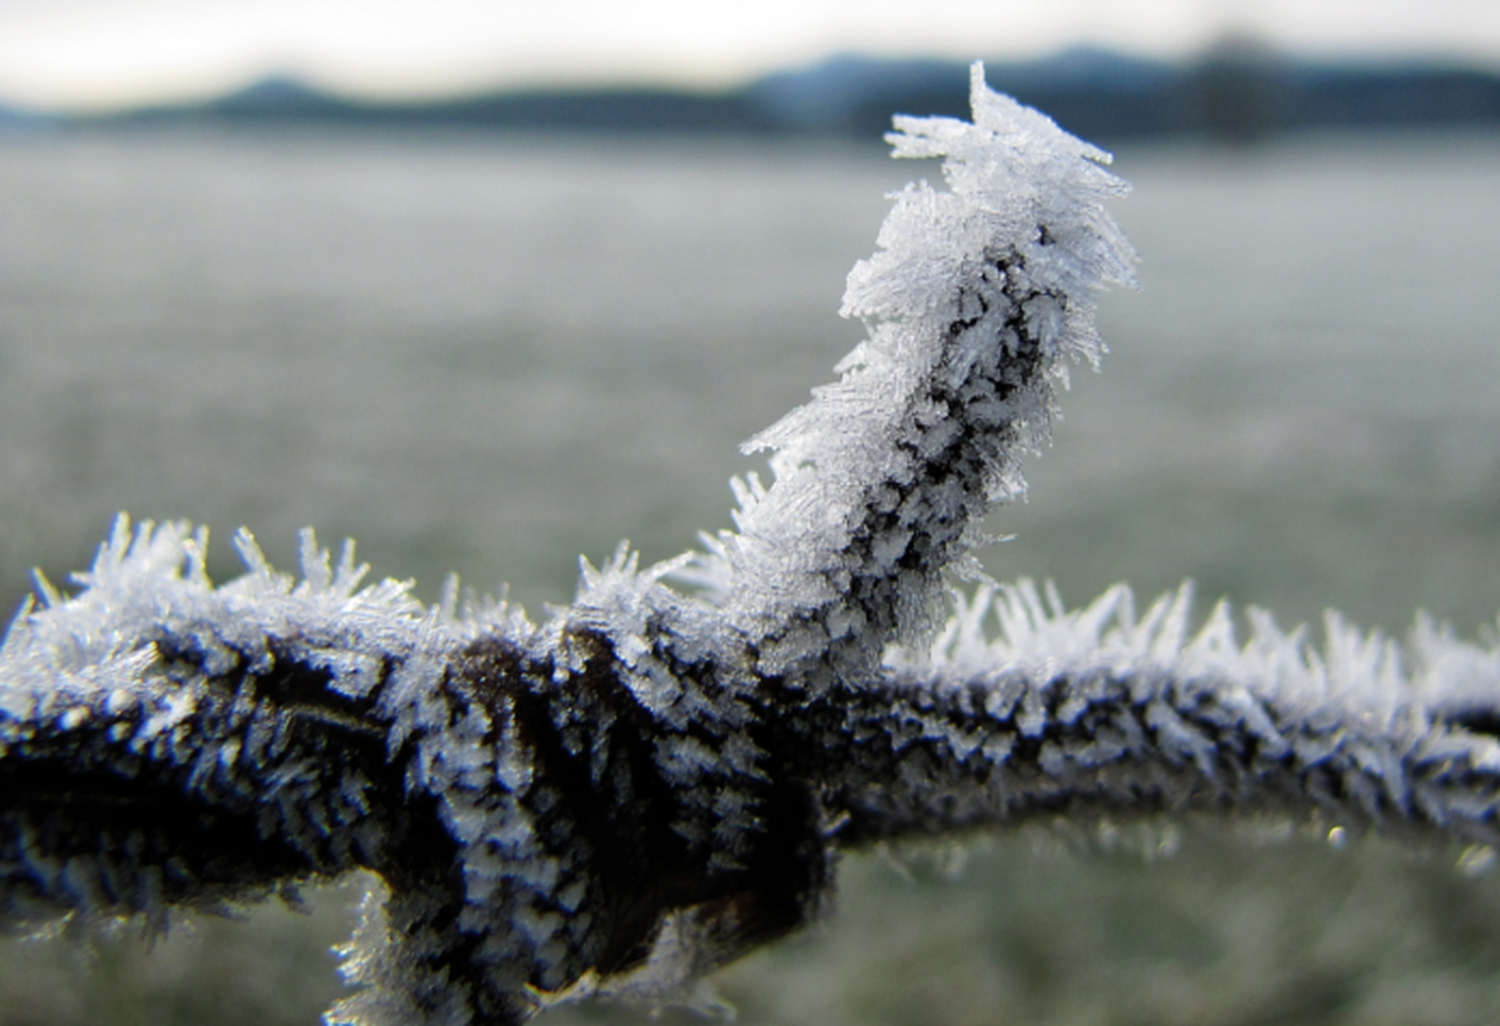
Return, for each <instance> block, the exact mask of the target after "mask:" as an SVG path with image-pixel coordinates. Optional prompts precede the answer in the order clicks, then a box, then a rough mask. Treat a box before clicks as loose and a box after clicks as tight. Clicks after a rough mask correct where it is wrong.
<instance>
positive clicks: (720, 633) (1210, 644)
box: [0, 66, 1500, 1026]
mask: <svg viewBox="0 0 1500 1026" xmlns="http://www.w3.org/2000/svg"><path fill="white" fill-rule="evenodd" d="M972 101H973V108H974V122H973V123H972V124H971V123H967V122H961V121H957V120H952V119H945V118H926V119H918V118H898V119H897V129H898V131H897V132H896V133H895V134H893V135H892V136H891V137H890V138H891V141H892V143H893V144H894V146H895V148H896V152H897V155H898V156H914V157H927V156H940V157H943V158H944V165H943V167H944V175H945V178H946V180H947V184H948V189H946V190H942V189H936V188H933V187H931V186H928V185H926V184H921V185H915V186H911V187H909V188H908V189H907V190H905V191H904V192H902V193H900V194H898V196H897V197H896V204H895V209H894V210H893V212H892V215H891V217H890V219H889V220H888V221H887V223H886V226H885V227H884V228H883V229H882V232H881V237H880V251H879V252H878V253H877V254H876V255H875V256H874V257H872V258H871V259H870V260H868V261H865V262H862V263H861V264H859V265H857V266H856V268H855V269H854V271H853V273H852V274H851V275H850V280H849V289H848V292H847V294H846V297H845V312H846V313H848V314H850V315H852V316H858V317H861V318H863V319H864V320H865V321H866V322H867V323H868V324H869V327H870V338H869V340H868V341H866V342H865V343H863V344H862V345H861V346H860V347H859V348H858V349H857V350H856V351H855V352H854V353H853V354H851V356H850V357H849V358H848V359H847V360H846V361H845V362H844V364H842V365H841V370H842V374H843V377H842V378H841V380H840V381H839V382H838V383H837V384H834V385H831V386H828V387H826V388H824V389H820V390H818V391H817V392H816V393H815V396H814V399H813V401H812V402H811V403H809V404H808V405H807V406H804V407H802V408H801V409H799V410H797V411H795V412H793V413H792V414H791V415H789V416H788V417H787V418H786V419H785V420H783V421H782V422H780V423H779V424H777V425H776V426H774V427H772V428H771V429H769V430H768V431H767V432H765V433H763V434H762V435H760V436H757V437H756V438H755V439H752V441H751V442H750V443H748V447H749V448H750V449H763V448H768V449H772V450H774V455H773V457H772V473H773V480H772V483H771V484H770V485H769V486H763V485H762V484H761V483H760V482H759V481H758V480H757V479H756V478H755V477H753V476H750V477H747V478H746V479H745V480H743V481H740V482H737V484H736V491H737V493H738V495H739V499H740V509H739V512H738V514H737V529H736V530H735V531H732V532H726V533H724V534H722V535H720V536H719V537H717V538H712V539H708V540H707V542H706V548H707V551H706V552H703V553H690V554H687V555H685V556H683V557H681V558H679V559H677V560H673V561H669V562H667V563H663V564H659V565H657V566H654V567H648V568H645V569H642V568H641V567H640V566H639V565H638V562H637V559H636V557H635V555H634V554H632V553H630V552H629V551H627V550H625V549H624V548H622V549H621V550H620V551H619V552H617V553H616V554H615V556H614V557H613V558H612V559H610V560H609V561H607V562H606V563H605V564H604V565H603V566H602V567H599V568H595V567H593V566H590V565H588V564H585V566H584V574H583V578H582V581H581V582H580V586H579V593H578V597H577V599H576V601H575V602H574V603H573V604H572V605H571V606H569V607H567V608H564V609H560V610H557V611H556V612H555V613H554V614H553V615H552V616H551V617H550V618H549V619H548V620H547V621H546V622H543V623H540V624H538V623H533V622H532V621H530V620H528V619H527V618H526V616H525V615H524V613H523V612H522V611H520V610H519V609H516V608H513V607H511V606H508V605H506V604H504V603H489V604H482V605H477V606H474V607H465V608H459V606H458V603H457V602H456V600H454V598H453V597H452V596H451V595H450V597H449V598H448V599H447V600H446V601H444V602H443V603H440V604H439V605H438V606H437V607H434V608H427V607H424V606H423V605H421V604H419V603H417V602H415V601H414V600H413V599H412V598H411V596H410V594H409V592H408V589H407V586H406V585H404V584H401V583H398V582H390V581H386V582H383V583H379V584H372V585H367V584H365V583H364V578H365V573H366V572H365V568H364V567H362V566H359V565H356V563H355V561H354V558H353V553H352V549H350V548H348V547H346V549H345V550H344V553H343V555H342V556H341V558H340V559H339V560H338V561H337V562H335V561H334V560H333V558H332V556H331V554H330V553H328V552H327V551H325V550H323V549H321V548H320V547H319V546H318V544H317V541H316V539H315V538H314V537H313V536H312V534H311V533H310V532H309V533H307V534H306V535H305V536H304V539H303V545H302V553H301V569H300V574H299V575H296V576H292V575H287V574H283V573H279V572H277V571H276V570H274V569H273V568H272V567H270V566H269V565H268V564H267V562H266V560H265V559H264V557H263V556H262V555H261V553H260V550H259V549H258V547H257V546H256V545H255V542H254V540H253V539H252V538H250V537H249V536H248V535H246V534H242V535H241V536H240V537H238V538H237V539H236V546H237V547H238V549H239V551H240V555H241V558H242V559H243V561H244V562H245V564H246V567H247V572H246V574H245V575H243V576H242V577H240V578H238V579H236V580H233V581H230V582H228V583H225V584H222V585H217V586H216V585H215V584H214V583H213V582H211V581H210V580H209V579H208V576H207V574H206V572H205V569H204V567H205V547H206V544H207V539H206V536H205V535H204V534H203V533H202V532H201V531H200V532H194V531H192V530H190V529H189V528H188V527H187V526H185V525H179V524H166V525H160V526H157V525H152V524H149V523H148V524H141V525H138V526H137V527H135V528H134V529H132V528H131V527H130V525H129V523H128V522H127V521H126V520H125V519H123V518H122V519H121V520H120V521H119V523H118V524H117V526H116V529H115V532H114V534H113V535H112V537H111V538H110V540H109V541H108V542H106V543H105V544H104V545H103V546H102V547H101V549H100V551H99V555H98V557H97V558H96V560H95V562H94V565H93V568H92V569H91V570H90V571H89V572H88V573H86V574H82V575H79V576H78V577H77V579H76V583H77V584H78V585H79V586H80V590H79V591H78V592H77V593H76V594H74V595H71V596H65V595H63V594H62V593H60V592H59V591H58V590H57V589H55V588H53V587H52V586H51V585H50V584H48V583H47V582H45V581H42V580H39V592H40V597H39V599H38V600H37V601H36V602H35V603H33V604H31V605H28V607H27V608H26V609H23V611H22V613H21V614H20V615H19V616H18V617H17V619H16V620H15V622H14V623H13V624H12V626H11V628H10V631H9V633H8V635H7V637H6V639H5V642H4V645H3V647H0V924H3V925H4V926H5V927H7V928H10V929H25V928H28V927H31V926H35V925H39V924H46V923H50V922H53V921H56V920H57V919H59V918H71V919H73V920H75V921H78V922H81V923H85V924H87V923H88V922H90V921H94V920H100V919H116V918H121V917H132V916H135V917H140V918H142V919H144V921H145V922H146V924H147V925H148V928H152V929H156V928H160V927H162V926H163V925H164V924H165V923H166V922H167V920H168V918H169V916H170V914H171V913H172V912H173V911H174V910H177V909H206V910H219V909H224V908H232V907H234V906H236V905H240V904H243V903H246V902H252V901H258V900H262V899H265V898H267V897H271V896H273V895H280V896H282V897H283V898H287V899H290V900H294V899H295V891H296V887H297V886H298V885H300V884H304V883H309V882H317V881H320V880H326V879H330V878H333V877H336V876H338V875H340V874H343V873H346V872H349V871H352V870H357V869H362V870H367V871H370V872H372V873H373V874H375V876H376V877H378V879H379V881H380V884H379V886H378V887H376V888H375V890H374V891H373V892H372V894H371V895H370V897H369V899H368V900H367V902H366V906H365V911H364V917H363V922H362V924H361V926H360V927H359V929H358V931H357V933H356V935H355V937H354V939H353V940H352V941H351V942H350V944H349V945H348V946H347V948H346V949H345V952H344V954H345V962H344V973H345V975H346V978H347V979H348V980H349V981H350V982H351V983H353V984H356V985H357V986H358V987H359V989H358V990H357V991H356V992H355V993H354V994H353V995H352V996H351V997H349V998H348V999H346V1000H345V1001H343V1002H341V1003H340V1004H339V1005H338V1006H336V1007H335V1009H334V1010H332V1011H331V1012H330V1013H329V1015H328V1021H329V1022H330V1023H348V1024H363V1026H380V1024H392V1026H394V1024H403V1026H405V1024H431V1026H437V1024H443V1026H461V1024H480V1023H484V1024H512V1023H518V1022H521V1021H523V1020H525V1019H527V1018H528V1017H530V1016H531V1015H532V1014H534V1013H535V1012H537V1011H538V1010H540V1009H543V1008H545V1007H546V1006H547V1005H549V1004H552V1003H555V1002H558V1001H564V1000H570V999H576V998H580V997H586V996H588V995H590V994H599V993H614V994H644V995H654V996H657V997H660V996H663V995H670V994H671V993H672V992H673V991H674V990H676V989H678V988H681V987H683V986H685V985H687V984H688V983H689V982H690V981H691V980H693V979H694V978H695V977H696V976H698V975H699V974H701V973H703V972H705V971H707V970H708V969H711V968H713V967H714V966H716V965H718V964H721V963H722V962H724V961H726V960H729V959H731V958H734V957H736V956H738V955H740V954H742V953H744V952H746V951H748V950H750V949H752V948H754V947H756V946H758V945H760V944H763V943H765V942H767V941H769V940H772V939H775V938H777V937H779V936H782V935H784V934H786V933H788V932H789V931H792V930H795V929H797V928H798V927H800V926H802V925H804V924H805V923H806V922H808V921H809V920H810V919H811V918H812V917H814V916H816V915H817V914H818V912H819V911H820V909H821V907H822V905H823V903H824V901H825V898H826V896H827V894H828V893H829V889H830V887H831V884H832V879H833V869H834V863H835V860H836V857H837V855H838V853H839V852H840V851H843V850H846V849H851V848H857V847H860V846H862V845H867V844H870V843H872V842H876V841H882V840H886V839H891V838H901V837H907V836H913V835H924V834H936V833H945V832H952V831H956V830H965V829H971V828H974V827H979V826H996V825H1005V824H1014V823H1020V822H1024V821H1027V820H1029V819H1032V818H1036V817H1039V816H1040V817H1058V816H1062V817H1067V818H1069V819H1079V818H1085V817H1109V818H1111V819H1114V818H1119V817H1121V816H1125V815H1131V814H1150V815H1159V814H1162V813H1174V812H1178V811H1185V810H1194V809H1206V810H1212V811H1230V810H1248V811H1254V812H1261V811H1265V810H1270V811H1273V812H1275V813H1277V814H1279V815H1283V816H1288V817H1293V818H1298V819H1302V818H1307V817H1310V816H1315V817H1322V818H1323V819H1324V820H1326V821H1329V822H1335V823H1337V824H1340V825H1343V824H1349V825H1351V826H1357V825H1359V824H1368V825H1373V826H1376V827H1380V828H1383V829H1389V830H1391V831H1394V832H1410V833H1415V834H1425V835H1428V836H1431V837H1435V838H1460V839H1464V840H1469V841H1473V842H1479V843H1493V842H1495V841H1496V840H1497V837H1496V833H1497V826H1496V810H1497V806H1500V741H1497V732H1500V648H1497V647H1496V645H1494V644H1492V645H1490V647H1484V646H1480V645H1474V644H1469V643H1465V642H1461V641H1458V640H1456V639H1454V638H1453V637H1451V636H1450V635H1449V634H1448V633H1446V632H1445V631H1443V630H1441V629H1439V628H1437V627H1435V626H1434V625H1432V624H1431V623H1428V622H1426V621H1419V623H1418V627H1417V629H1416V630H1415V632H1414V634H1413V637H1412V639H1411V640H1410V641H1409V642H1408V643H1407V644H1406V645H1405V646H1401V645H1398V644H1396V643H1395V642H1392V641H1388V640H1385V639H1383V638H1381V637H1380V636H1378V635H1365V634H1361V633H1360V632H1358V631H1356V630H1354V629H1352V628H1350V627H1348V626H1346V625H1344V624H1343V623H1342V622H1340V621H1339V620H1338V619H1337V618H1331V619H1330V621H1329V623H1328V624H1327V628H1326V632H1325V633H1326V640H1325V641H1324V643H1323V645H1322V647H1321V648H1314V647H1312V646H1311V645H1309V644H1308V643H1307V641H1306V640H1305V638H1304V637H1303V635H1302V634H1301V633H1300V632H1293V633H1290V634H1287V633H1283V632H1281V631H1280V630H1278V629H1277V628H1276V626H1275V625H1274V623H1273V622H1272V621H1271V620H1270V618H1269V617H1268V616H1266V615H1265V614H1262V613H1257V612H1253V611H1252V613H1251V614H1250V620H1251V623H1252V626H1253V629H1252V633H1251V636H1250V638H1249V640H1248V641H1247V642H1245V643H1243V644H1241V643H1239V642H1237V641H1236V639H1235V637H1234V629H1233V621H1232V617H1231V616H1230V614H1229V612H1228V610H1227V609H1226V608H1225V607H1222V606H1221V607H1218V608H1216V609H1215V610H1214V611H1213V613H1212V614H1211V615H1210V616H1209V618H1208V621H1207V623H1206V625H1205V626H1204V627H1202V628H1201V629H1200V630H1199V631H1198V632H1197V633H1196V634H1193V633H1190V631H1189V602H1188V595H1187V592H1186V591H1182V592H1179V593H1176V594H1174V595H1170V596H1167V597H1165V598H1163V599H1161V600H1159V601H1158V602H1156V603H1155V604H1153V605H1152V606H1150V607H1149V608H1148V609H1147V610H1146V611H1144V612H1143V613H1139V614H1138V613H1137V610H1136V608H1135V604H1134V600H1133V597H1132V596H1131V594H1130V592H1129V591H1128V590H1126V589H1124V588H1117V589H1114V590H1112V591H1110V592H1108V593H1107V594H1106V595H1104V596H1103V597H1101V598H1100V599H1099V600H1097V601H1096V602H1095V603H1093V604H1092V605H1090V606H1089V607H1087V608H1085V609H1081V610H1072V611H1070V610H1067V609H1064V608H1063V607H1062V604H1061V603H1060V602H1059V601H1058V600H1057V598H1056V596H1055V594H1051V593H1050V592H1048V593H1044V592H1042V591H1039V590H1038V589H1037V588H1036V587H1034V586H1032V585H1030V584H1027V583H1025V582H1023V583H1021V584H1018V585H1016V586H1014V587H1009V588H1000V587H997V586H994V585H990V584H985V585H981V586H980V587H979V589H978V590H977V591H975V592H974V593H973V594H972V595H971V596H970V597H969V598H966V599H957V598H955V599H953V602H954V607H953V610H952V614H951V616H948V617H947V618H946V623H944V622H943V620H944V618H943V617H940V616H939V615H938V612H937V611H938V608H939V605H940V603H941V602H942V601H943V600H944V596H945V595H946V594H947V591H946V589H947V587H948V586H947V584H946V583H945V578H944V573H945V571H948V570H957V571H963V570H965V569H966V567H967V565H968V563H967V561H968V556H969V550H970V549H971V548H972V547H973V546H974V545H976V544H978V543H979V542H981V541H982V540H983V539H982V535H981V531H980V526H979V525H980V518H981V517H982V516H983V514H984V513H985V512H986V511H987V510H988V509H989V508H990V507H991V506H993V505H994V504H995V503H997V502H1002V501H1005V500H1008V499H1011V498H1014V497H1015V496H1017V495H1018V494H1020V493H1021V492H1022V491H1023V489H1024V481H1023V479H1022V477H1021V461H1022V458H1023V457H1024V456H1025V455H1026V454H1027V453H1028V452H1030V451H1031V450H1032V449H1034V448H1035V447H1036V446H1037V445H1039V444H1041V443H1042V442H1043V441H1045V439H1046V432H1047V424H1048V419H1049V416H1050V413H1051V410H1052V407H1053V403H1054V401H1055V394H1054V384H1055V382H1057V381H1058V380H1059V379H1060V378H1061V377H1062V376H1063V375H1064V373H1065V371H1066V369H1067V367H1068V366H1069V364H1070V363H1072V362H1075V361H1078V360H1084V361H1089V362H1093V361H1096V360H1097V358H1098V355H1099V353H1100V351H1101V346H1100V343H1099V341H1098V339H1097V336H1096V334H1095V332H1094V328H1093V303H1094V297H1095V296H1096V294H1097V292H1098V291H1099V290H1100V289H1101V288H1103V287H1104V286H1105V285H1107V284H1110V283H1128V282H1130V281H1131V264H1132V260H1133V255H1132V253H1131V250H1130V248H1129V246H1128V244H1127V243H1126V242H1125V241H1124V239H1123V237H1122V236H1121V235H1120V233H1119V231H1118V229H1117V228H1116V227H1115V225H1114V223H1113V221H1111V220H1110V219H1109V217H1108V215H1107V214H1106V213H1105V212H1104V210H1103V207H1102V205H1101V203H1102V201H1103V200H1104V199H1105V198H1107V197H1109V196H1115V195H1119V194H1121V193H1122V192H1123V191H1124V189H1125V187H1124V185H1123V183H1121V182H1120V181H1119V180H1118V179H1116V178H1114V177H1112V176H1111V175H1110V174H1109V173H1108V172H1107V171H1106V170H1104V167H1103V164H1104V163H1105V162H1106V161H1107V156H1106V155H1105V154H1103V153H1102V152H1101V151H1098V150H1096V149H1094V148H1093V147H1090V146H1088V145H1087V144H1084V143H1081V142H1079V141H1078V140H1076V139H1073V138H1072V137H1071V136H1068V135H1067V134H1066V133H1063V132H1062V131H1061V130H1059V129H1058V128H1057V127H1056V126H1055V125H1053V124H1052V123H1051V122H1050V121H1048V120H1047V119H1046V118H1044V117H1042V116H1041V115H1039V114H1037V113H1035V112H1034V111H1029V110H1027V109H1025V108H1023V107H1020V106H1019V105H1017V104H1015V103H1014V101H1011V100H1009V99H1008V98H1005V97H1002V96H999V95H997V94H995V93H993V92H991V91H989V90H988V89H987V88H986V86H985V85H984V81H983V76H982V69H980V68H979V67H978V66H976V68H975V71H974V80H973V91H972ZM683 580H686V581H690V582H693V584H694V585H695V586H696V589H697V590H694V591H687V590H681V589H680V585H679V587H678V588H674V587H671V586H669V582H672V581H677V582H681V581H683Z"/></svg>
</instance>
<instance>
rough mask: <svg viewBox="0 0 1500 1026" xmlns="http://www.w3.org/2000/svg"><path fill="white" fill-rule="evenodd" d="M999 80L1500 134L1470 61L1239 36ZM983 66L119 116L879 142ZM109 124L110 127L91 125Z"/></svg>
mask: <svg viewBox="0 0 1500 1026" xmlns="http://www.w3.org/2000/svg"><path fill="white" fill-rule="evenodd" d="M987 68H988V74H989V80H990V83H991V84H992V85H993V86H995V87H996V88H997V89H1000V90H1002V91H1005V92H1008V93H1011V94H1012V95H1014V96H1016V97H1017V98H1018V99H1020V100H1022V101H1023V102H1025V103H1028V104H1031V105H1033V106H1036V107H1039V108H1040V109H1042V110H1045V111H1047V113H1049V114H1050V115H1052V117H1054V118H1055V119H1056V120H1057V121H1058V122H1059V123H1060V124H1062V125H1064V126H1066V127H1067V128H1068V129H1070V130H1071V131H1074V132H1077V133H1079V134H1080V135H1083V136H1085V137H1088V138H1095V139H1101V140H1106V141H1107V140H1111V139H1118V138H1125V137H1144V136H1170V135H1176V136H1183V135H1207V136H1216V137H1221V138H1225V139H1235V140H1253V139H1256V138H1260V137H1263V136H1267V135H1272V134H1277V133H1282V132H1288V131H1298V130H1306V129H1317V128H1329V127H1336V126H1352V127H1360V128H1373V127H1381V128H1392V127H1410V126H1422V125H1442V126H1477V125H1494V126H1500V75H1496V74H1494V73H1491V72H1486V71H1481V70H1477V69H1471V68H1463V67H1458V66H1451V65H1444V64H1436V63H1420V62H1411V63H1407V64H1355V63H1349V64H1317V63H1299V62H1296V61H1292V60H1287V59H1284V58H1282V57H1280V56H1278V55H1277V54H1275V53H1274V52H1272V51H1270V50H1267V49H1265V48H1263V47H1260V46H1257V45H1256V44H1255V43H1254V42H1253V41H1249V40H1238V39H1229V40H1226V41H1224V42H1223V43H1222V44H1221V45H1219V46H1218V47H1215V48H1214V49H1212V50H1210V51H1209V52H1208V53H1206V54H1204V55H1203V56H1202V57H1200V58H1199V59H1198V60H1196V61H1194V62H1191V63H1168V62H1163V61H1154V60H1147V59H1143V58H1136V57H1128V56H1123V55H1120V54H1116V53H1111V52H1108V51H1103V50H1096V49H1087V48H1079V49H1073V50H1068V51H1065V52H1063V53H1060V54H1058V55H1056V56H1053V57H1049V58H1046V59H1042V60H1033V61H1024V62H1015V61H1011V62H1006V61H995V62H991V63H989V64H988V65H987ZM967 84H968V71H967V65H965V64H962V63H959V62H954V61H945V60H880V59H875V58H869V57H860V56H848V55H846V56H837V57H832V58H829V59H828V60H825V61H823V62H821V63H818V64H814V65H811V66H808V67H804V68H797V69H791V70H786V71H781V72H777V73H775V74H772V75H768V76H766V77H764V78H762V79H760V80H758V81H756V82H754V83H751V84H750V85H748V86H746V87H744V88H743V89H739V90H736V91H732V92H724V93H693V92H685V91H674V90H670V89H647V88H625V89H608V90H593V89H550V90H541V89H532V90H522V91H511V92H497V93H491V94H481V95H474V96H467V97H460V98H454V99H449V100H442V101H436V102H420V103H418V102H411V103H396V102H377V101H371V100H363V99H356V98H350V97H341V96H335V95H331V94H328V93H324V92H320V91H318V90H316V89H313V88H311V87H309V86H307V85H305V84H303V83H300V82H297V81H295V80H292V79H289V78H285V77H276V78H269V79H266V80H264V81H262V82H258V83H256V84H254V85H252V86H250V87H248V88H246V89H243V90H240V91H238V92H235V93H231V94H229V95H226V96H223V97H220V98H218V99H215V100H212V101H209V102H207V103H201V104H195V105H191V106H175V107H154V108H149V109H142V110H135V111H130V112H126V113H123V114H117V115H112V116H111V117H109V118H108V119H106V120H109V121H111V122H114V123H124V124H161V123H177V122H200V123H201V122H207V123H214V124H222V125H251V124H254V125H290V124H304V125H306V124H353V125H371V126H387V127H418V126H425V125H438V126H442V125H447V126H464V127H473V128H504V129H535V130H564V131H577V132H622V133H623V132H691V133H703V132H720V133H741V134H745V133H751V134H804V135H805V134H818V135H825V136H826V135H834V136H845V137H853V138H867V139H877V138H879V137H880V135H881V134H882V133H883V132H884V131H886V130H887V129H888V128H889V125H890V115H891V113H892V112H893V111H901V112H906V113H912V114H951V115H955V116H962V115H965V114H966V113H967ZM90 120H92V121H95V122H97V121H98V120H100V119H98V118H95V119H90Z"/></svg>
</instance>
